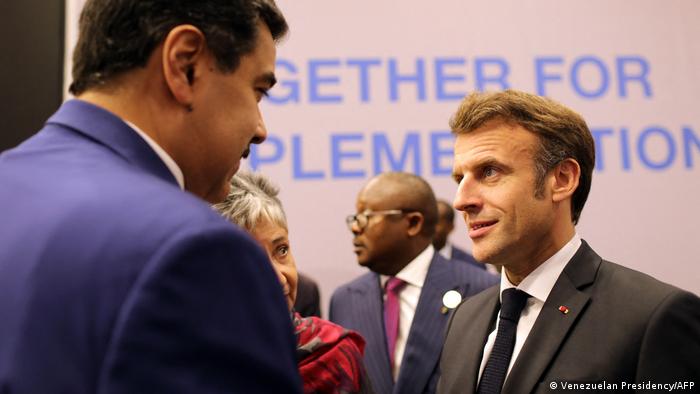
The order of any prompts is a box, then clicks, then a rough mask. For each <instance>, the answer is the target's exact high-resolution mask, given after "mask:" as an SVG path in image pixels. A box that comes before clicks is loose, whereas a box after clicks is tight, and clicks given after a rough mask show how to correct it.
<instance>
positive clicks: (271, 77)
mask: <svg viewBox="0 0 700 394" xmlns="http://www.w3.org/2000/svg"><path fill="white" fill-rule="evenodd" d="M258 81H260V82H263V83H265V84H267V86H268V88H272V87H273V86H275V84H276V83H277V78H275V73H273V72H272V71H270V72H266V73H265V74H263V75H261V76H259V77H258Z"/></svg>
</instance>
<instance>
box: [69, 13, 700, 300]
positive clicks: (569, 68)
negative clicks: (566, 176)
mask: <svg viewBox="0 0 700 394" xmlns="http://www.w3.org/2000/svg"><path fill="white" fill-rule="evenodd" d="M71 3H72V2H71V1H69V5H70V4H71ZM75 3H81V2H80V1H79V0H78V1H76V2H75ZM278 4H279V5H280V7H281V8H282V10H283V11H284V13H285V15H286V16H287V18H288V20H289V22H290V26H291V34H290V36H289V37H288V39H287V40H286V41H285V42H283V43H282V45H281V46H279V48H278V58H279V60H280V63H279V64H278V67H277V75H278V79H279V84H278V86H277V87H276V88H275V89H273V91H272V96H273V97H272V98H273V100H271V101H272V102H266V103H264V105H263V112H264V114H265V115H266V121H267V125H268V129H269V131H270V139H269V141H268V143H267V144H265V145H263V146H262V147H261V148H260V149H259V150H258V151H257V152H256V155H255V157H254V159H253V160H252V161H250V162H249V165H252V166H253V167H254V168H256V169H258V170H259V171H262V172H264V173H266V174H268V175H270V176H271V177H272V178H273V179H274V180H275V181H276V182H277V183H278V184H279V185H280V186H281V188H282V195H281V197H282V200H283V202H284V204H285V208H286V211H287V214H288V217H289V224H290V235H291V239H292V248H293V250H294V253H295V256H296V259H297V263H298V265H299V268H300V270H301V271H303V272H305V273H308V274H309V275H311V276H312V277H314V278H315V279H317V280H318V282H319V283H320V285H321V290H322V296H323V301H324V305H326V304H327V302H328V299H329V298H330V295H331V293H332V291H333V290H334V289H335V288H336V287H337V286H338V285H340V284H341V283H344V282H346V281H348V280H350V279H352V278H353V277H355V276H357V275H359V274H361V273H362V272H363V269H361V268H359V267H358V266H357V264H356V262H355V258H354V255H353V253H352V247H351V234H350V233H349V232H348V230H347V229H346V228H345V224H344V217H345V216H346V215H347V214H349V213H354V203H355V197H356V194H357V192H358V191H359V190H360V188H361V187H362V186H363V184H364V183H365V182H366V180H367V179H369V177H371V176H373V175H374V174H375V172H376V171H383V170H390V169H402V170H407V171H415V172H419V173H420V174H421V175H422V176H424V177H425V178H426V179H427V180H428V181H429V182H430V183H431V184H432V185H433V187H434V189H435V193H436V194H437V196H438V197H441V198H444V199H448V200H450V201H451V200H452V198H453V196H454V192H455V189H456V188H455V185H454V184H453V182H452V181H451V180H450V178H449V175H446V174H445V169H447V170H449V168H450V167H451V157H450V154H449V151H450V149H451V142H450V140H449V137H446V136H445V133H446V132H447V131H448V128H447V121H448V118H449V116H450V115H451V114H452V112H453V111H454V110H455V109H456V107H457V105H458V102H459V100H458V97H461V95H462V94H464V93H467V92H470V91H473V90H475V89H487V90H493V89H500V88H502V87H505V86H507V87H512V88H516V89H520V90H525V91H529V92H539V93H544V94H546V95H548V96H550V97H552V98H554V99H556V100H558V101H561V102H563V103H565V104H567V105H569V106H571V107H572V108H574V109H575V110H577V111H579V112H580V113H582V114H583V115H584V117H585V118H586V120H587V121H588V123H589V126H590V127H591V129H593V130H595V135H596V137H597V138H598V149H599V150H598V158H599V162H598V167H597V170H596V173H595V174H594V180H593V188H592V192H591V195H590V197H589V201H588V203H587V205H586V208H585V209H584V211H583V216H582V219H581V222H580V224H579V226H578V232H579V234H580V235H581V236H582V237H583V238H584V239H586V240H587V241H589V243H590V244H591V245H592V246H593V248H594V249H595V250H596V251H597V252H598V253H599V254H601V255H602V256H603V257H604V258H606V259H609V260H612V261H615V262H618V263H620V264H622V265H625V266H628V267H631V268H634V269H637V270H640V271H643V272H646V273H648V274H651V275H653V276H655V277H657V278H659V279H661V280H663V281H666V282H670V283H672V284H675V285H677V286H679V287H682V288H685V289H688V290H691V291H693V292H695V293H700V284H698V280H697V279H698V278H700V265H698V263H697V258H696V257H695V256H696V251H697V249H696V247H697V245H698V244H699V243H700V236H699V234H700V231H699V230H700V225H699V224H698V223H700V210H698V209H697V208H696V206H697V202H698V201H700V176H699V175H700V111H698V103H700V100H699V99H700V75H699V74H698V73H699V72H700V71H698V70H700V41H698V39H697V38H698V37H700V27H699V25H698V23H697V17H698V15H700V12H699V11H700V3H698V2H697V1H694V0H676V1H673V2H658V1H652V0H644V1H637V2H626V1H620V0H617V1H608V0H591V1H586V2H561V1H554V0H550V1H538V2H521V1H516V0H511V1H505V0H501V1H489V2H483V1H463V0H440V1H432V2H426V1H415V0H411V1H408V0H402V1H397V0H394V1H389V0H385V1H376V0H371V1H369V0H355V1H351V2H348V1H340V0H326V1H312V0H278ZM76 8H79V7H76V6H75V5H74V4H73V8H69V12H67V18H68V21H69V23H74V22H71V21H74V19H71V18H74V16H71V12H73V13H74V12H75V9H76ZM67 33H68V36H67V42H69V43H70V42H71V39H72V38H71V34H74V31H72V29H71V28H70V27H69V28H68V29H67ZM69 45H70V44H69ZM67 52H68V51H67ZM68 55H69V54H68ZM538 70H539V71H538ZM273 102H274V103H273ZM451 240H452V241H453V242H454V243H455V244H457V245H460V246H463V247H465V248H467V249H468V248H470V243H469V241H468V238H467V236H466V231H465V228H464V225H463V224H462V223H459V225H458V226H457V229H456V231H455V233H453V235H452V238H451Z"/></svg>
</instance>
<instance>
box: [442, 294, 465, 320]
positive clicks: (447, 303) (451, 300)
mask: <svg viewBox="0 0 700 394" xmlns="http://www.w3.org/2000/svg"><path fill="white" fill-rule="evenodd" d="M460 302H462V295H461V294H459V292H458V291H456V290H450V291H448V292H446V293H445V295H443V296H442V308H440V313H442V314H443V315H446V314H447V312H449V311H450V310H452V309H455V308H456V307H457V305H459V303H460Z"/></svg>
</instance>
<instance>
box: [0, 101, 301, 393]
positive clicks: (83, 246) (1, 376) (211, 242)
mask: <svg viewBox="0 0 700 394" xmlns="http://www.w3.org/2000/svg"><path fill="white" fill-rule="evenodd" d="M193 138H194V137H193ZM0 217H1V219H0V223H1V224H0V392H2V393H8V394H9V393H273V392H274V393H283V392H289V393H297V392H300V379H299V377H298V373H297V368H296V359H295V353H294V346H295V343H294V338H293V334H292V328H291V323H290V320H289V314H288V311H287V308H286V306H285V302H284V300H283V296H282V292H281V290H280V287H279V284H278V283H277V281H276V278H275V276H274V274H273V272H272V270H271V267H270V264H269V262H268V260H267V257H266V255H265V254H264V253H263V251H262V250H261V249H260V248H259V247H258V246H257V245H256V244H255V242H254V241H253V240H252V239H251V238H250V237H249V236H247V235H246V234H245V233H244V232H243V231H242V230H240V229H238V228H235V226H233V225H231V224H230V223H228V222H226V221H225V220H223V219H222V218H220V217H219V216H218V215H217V214H216V213H215V212H214V211H213V210H212V209H211V208H210V207H209V206H208V205H207V204H205V203H204V202H202V201H201V200H199V199H198V198H196V197H195V196H193V195H191V194H189V193H186V192H183V191H181V190H180V189H179V187H178V186H177V183H176V181H175V179H174V178H173V176H172V174H171V173H170V172H169V171H168V169H167V167H165V165H164V164H163V163H162V161H161V160H160V159H159V158H158V156H157V155H156V154H155V153H154V152H153V151H152V150H151V148H150V147H149V146H148V145H147V144H146V142H145V141H143V139H141V137H139V136H138V135H137V134H136V133H135V132H134V131H133V130H132V129H130V128H129V127H128V126H127V125H126V124H125V123H124V122H123V121H122V120H120V119H119V118H117V117H116V116H114V115H113V114H111V113H109V112H107V111H105V110H103V109H101V108H99V107H96V106H93V105H91V104H88V103H86V102H82V101H79V100H72V101H68V102H66V103H65V104H64V105H63V106H62V107H61V109H59V111H58V112H57V113H56V114H55V115H54V116H53V117H51V118H50V119H49V120H48V122H47V124H46V126H45V127H44V129H43V130H41V131H40V132H39V133H38V134H37V135H35V136H34V137H32V138H30V139H29V140H27V141H26V142H25V143H23V144H22V145H20V146H19V147H17V148H15V149H13V150H10V151H7V152H5V153H3V154H2V155H0Z"/></svg>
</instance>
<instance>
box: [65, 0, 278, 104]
mask: <svg viewBox="0 0 700 394" xmlns="http://www.w3.org/2000/svg"><path fill="white" fill-rule="evenodd" d="M260 20H261V21H263V22H264V23H265V24H266V25H267V27H268V28H269V29H270V32H271V33H272V38H273V39H274V40H278V39H279V38H281V37H282V36H284V35H285V34H286V33H287V29H288V26H287V22H286V20H285V19H284V16H283V15H282V13H281V11H280V10H279V9H278V8H277V5H276V4H275V2H274V0H88V1H87V2H86V3H85V6H84V7H83V10H82V12H81V14H80V34H79V36H78V43H77V44H76V46H75V51H74V52H73V83H71V85H70V89H69V90H70V92H71V93H73V94H75V95H77V94H80V93H83V92H84V91H86V90H88V89H90V88H92V87H94V86H96V85H103V84H105V83H106V82H107V81H108V80H110V79H111V78H112V77H114V76H115V75H118V74H120V73H122V72H125V71H128V70H131V69H134V68H136V67H143V66H145V65H146V62H147V61H148V59H149V57H150V56H151V53H152V52H153V50H154V49H155V47H156V46H158V44H160V42H161V41H163V40H164V39H165V37H166V36H167V34H168V32H170V30H172V29H173V28H174V27H176V26H178V25H182V24H191V25H193V26H195V27H197V28H198V29H200V30H201V31H202V33H203V34H204V36H205V37H206V40H207V47H208V49H209V50H210V51H211V52H212V54H213V55H214V57H215V58H216V61H217V63H218V66H219V68H220V69H221V71H225V72H232V71H235V69H236V67H238V64H239V61H240V58H241V56H243V55H245V54H247V53H250V52H252V51H253V50H254V48H255V44H256V40H257V34H258V26H257V24H258V21H260Z"/></svg>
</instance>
